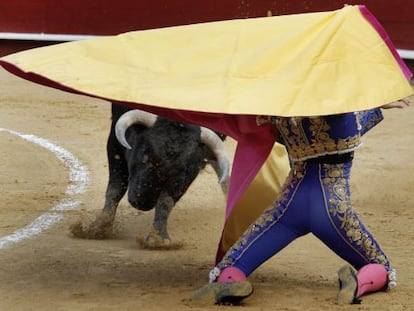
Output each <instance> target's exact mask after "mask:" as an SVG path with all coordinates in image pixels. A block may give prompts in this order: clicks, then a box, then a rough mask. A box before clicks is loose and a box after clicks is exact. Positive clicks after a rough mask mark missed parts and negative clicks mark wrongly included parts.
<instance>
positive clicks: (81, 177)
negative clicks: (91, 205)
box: [0, 128, 89, 250]
mask: <svg viewBox="0 0 414 311" xmlns="http://www.w3.org/2000/svg"><path fill="white" fill-rule="evenodd" d="M0 132H6V133H9V134H12V135H15V136H18V137H20V138H22V139H24V140H26V141H29V142H31V143H35V144H37V145H39V146H41V147H43V148H45V149H47V150H49V151H51V152H53V153H54V154H55V156H56V157H57V158H58V159H59V160H60V161H62V162H63V163H64V164H65V165H66V166H67V167H68V169H69V180H70V184H69V185H68V186H67V188H66V192H65V193H66V195H67V196H68V197H67V198H65V199H63V200H62V201H61V202H59V203H58V204H57V205H55V206H54V207H53V208H52V209H50V211H49V212H46V213H44V214H42V215H40V216H39V217H37V218H36V219H35V220H34V221H32V222H31V223H30V224H28V225H27V226H25V227H23V228H21V229H18V230H16V231H14V232H13V233H11V234H9V235H6V236H3V237H0V250H1V249H4V248H6V247H9V246H11V245H12V244H14V243H17V242H20V241H22V240H26V239H30V238H32V237H34V236H36V235H39V234H40V233H42V232H43V231H44V230H47V229H49V228H51V227H52V226H54V225H55V224H57V223H58V222H60V221H62V220H63V215H62V214H61V213H59V212H61V211H68V210H72V209H75V208H77V207H78V206H79V205H80V203H81V201H79V200H77V199H75V198H74V196H75V195H79V194H82V193H83V192H85V190H86V188H87V186H88V183H89V171H88V169H87V167H85V166H84V165H82V163H81V162H80V161H79V160H78V159H77V158H76V157H75V156H74V155H73V154H72V153H70V152H69V151H67V150H66V149H64V148H62V147H59V146H57V145H55V144H54V143H52V142H50V141H48V140H46V139H44V138H40V137H37V136H35V135H29V134H21V133H19V132H16V131H13V130H9V129H5V128H0Z"/></svg>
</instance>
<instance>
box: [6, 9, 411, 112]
mask: <svg viewBox="0 0 414 311" xmlns="http://www.w3.org/2000/svg"><path fill="white" fill-rule="evenodd" d="M2 61H4V62H7V63H11V64H14V65H15V66H17V67H19V68H20V69H21V70H22V71H25V72H34V73H36V74H38V75H40V76H45V77H47V78H49V79H51V80H53V81H57V82H58V83H61V84H63V85H65V86H67V87H69V88H72V89H75V90H78V91H82V92H84V93H86V94H92V95H96V94H98V95H99V96H100V97H103V98H110V99H115V100H119V101H124V102H133V103H146V104H150V105H152V106H159V107H165V108H172V109H182V110H196V111H203V112H221V113H229V114H254V115H258V114H261V115H279V116H299V115H306V116H310V115H326V114H334V113H342V112H349V111H357V110H364V109H370V108H373V107H377V106H380V105H382V104H384V103H387V102H392V101H395V100H398V99H401V98H403V97H407V96H409V95H410V94H412V89H411V87H410V86H409V84H408V83H407V81H406V79H405V77H404V75H403V74H402V72H401V70H400V67H399V66H398V63H397V61H396V60H395V58H394V57H393V56H392V53H391V51H390V50H389V48H388V46H387V44H386V43H385V42H384V40H383V38H381V36H380V35H379V34H378V32H377V30H376V29H375V28H374V27H373V26H372V25H371V23H369V22H368V21H367V19H366V18H365V17H364V16H363V14H362V13H361V10H360V8H359V7H358V6H345V7H344V8H343V9H340V10H336V11H331V12H321V13H307V14H295V15H285V16H275V17H263V18H251V19H239V20H230V21H221V22H212V23H201V24H194V25H188V26H179V27H169V28H161V29H154V30H144V31H136V32H130V33H125V34H121V35H118V36H110V37H104V38H98V39H93V40H85V41H80V42H71V43H65V44H60V45H56V46H52V47H46V48H40V49H34V50H31V51H24V52H21V53H17V54H14V55H10V56H6V57H4V58H3V59H2Z"/></svg>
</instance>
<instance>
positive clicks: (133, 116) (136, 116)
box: [115, 109, 157, 149]
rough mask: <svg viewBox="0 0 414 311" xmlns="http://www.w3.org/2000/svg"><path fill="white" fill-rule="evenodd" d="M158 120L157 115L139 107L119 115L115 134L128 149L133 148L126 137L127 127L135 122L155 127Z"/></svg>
mask: <svg viewBox="0 0 414 311" xmlns="http://www.w3.org/2000/svg"><path fill="white" fill-rule="evenodd" d="M156 120H157V115H155V114H152V113H149V112H146V111H141V110H138V109H134V110H130V111H127V112H125V113H124V114H123V115H122V116H120V117H119V119H118V121H117V122H116V124H115V136H116V138H117V139H118V141H119V143H120V144H121V145H122V146H124V147H125V148H127V149H132V147H131V146H130V145H129V143H128V142H127V140H126V137H125V133H126V131H127V129H128V128H129V127H130V126H131V125H133V124H140V125H144V126H146V127H153V126H154V124H155V121H156Z"/></svg>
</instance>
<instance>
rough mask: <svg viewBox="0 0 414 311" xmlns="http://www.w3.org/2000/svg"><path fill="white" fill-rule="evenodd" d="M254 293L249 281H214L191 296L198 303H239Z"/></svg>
mask: <svg viewBox="0 0 414 311" xmlns="http://www.w3.org/2000/svg"><path fill="white" fill-rule="evenodd" d="M252 293H253V286H252V284H251V283H250V282H249V281H243V282H228V283H221V282H214V283H208V284H207V285H205V286H203V287H202V288H200V289H199V290H197V291H196V292H195V293H193V295H192V297H191V302H192V303H193V304H197V305H212V304H232V305H237V304H240V302H241V301H242V300H243V299H244V298H247V297H249V296H250V295H251V294H252Z"/></svg>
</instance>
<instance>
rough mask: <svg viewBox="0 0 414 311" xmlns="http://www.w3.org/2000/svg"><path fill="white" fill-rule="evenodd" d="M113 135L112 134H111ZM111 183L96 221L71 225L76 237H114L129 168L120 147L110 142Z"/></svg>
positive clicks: (126, 187) (109, 182)
mask: <svg viewBox="0 0 414 311" xmlns="http://www.w3.org/2000/svg"><path fill="white" fill-rule="evenodd" d="M111 135H112V134H111ZM107 151H108V168H109V181H108V185H107V188H106V193H105V204H104V207H103V209H102V211H101V213H100V214H99V215H98V216H97V217H96V219H95V220H94V221H92V222H91V223H89V224H84V223H83V222H82V221H79V222H77V223H74V224H73V225H71V227H70V230H71V232H72V234H73V235H74V236H75V237H78V238H84V239H106V238H109V237H111V236H113V223H114V219H115V214H116V210H117V207H118V204H119V202H120V201H121V199H122V197H123V196H124V195H125V193H126V191H127V189H128V167H127V164H126V160H125V157H124V155H123V153H122V150H121V149H120V147H119V145H117V144H114V143H113V140H111V137H110V138H109V140H108V149H107Z"/></svg>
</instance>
